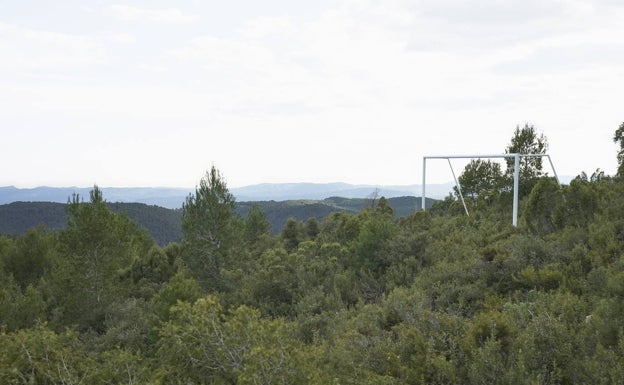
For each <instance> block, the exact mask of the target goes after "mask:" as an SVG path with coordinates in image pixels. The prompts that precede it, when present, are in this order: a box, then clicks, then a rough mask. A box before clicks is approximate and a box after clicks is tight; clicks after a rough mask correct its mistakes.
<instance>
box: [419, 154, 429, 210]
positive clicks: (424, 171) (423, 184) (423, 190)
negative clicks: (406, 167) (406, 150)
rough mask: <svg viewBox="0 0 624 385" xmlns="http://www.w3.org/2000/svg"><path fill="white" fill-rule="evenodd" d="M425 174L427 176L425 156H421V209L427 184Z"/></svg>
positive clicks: (423, 206)
mask: <svg viewBox="0 0 624 385" xmlns="http://www.w3.org/2000/svg"><path fill="white" fill-rule="evenodd" d="M426 176H427V157H426V156H423V183H422V195H421V199H422V200H421V205H420V209H421V210H422V211H425V186H426V184H427V182H426Z"/></svg>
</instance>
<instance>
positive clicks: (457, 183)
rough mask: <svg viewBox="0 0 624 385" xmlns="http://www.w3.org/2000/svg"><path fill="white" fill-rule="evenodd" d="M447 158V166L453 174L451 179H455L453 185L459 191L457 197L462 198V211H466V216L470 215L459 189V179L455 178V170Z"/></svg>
mask: <svg viewBox="0 0 624 385" xmlns="http://www.w3.org/2000/svg"><path fill="white" fill-rule="evenodd" d="M447 160H448V164H449V167H450V168H451V173H452V174H453V179H455V186H457V191H459V197H460V198H461V200H462V204H463V205H464V211H465V212H466V216H470V214H468V207H466V201H465V200H464V195H463V194H462V191H461V186H460V185H459V181H458V180H457V177H456V176H455V170H453V165H452V164H451V160H450V159H447Z"/></svg>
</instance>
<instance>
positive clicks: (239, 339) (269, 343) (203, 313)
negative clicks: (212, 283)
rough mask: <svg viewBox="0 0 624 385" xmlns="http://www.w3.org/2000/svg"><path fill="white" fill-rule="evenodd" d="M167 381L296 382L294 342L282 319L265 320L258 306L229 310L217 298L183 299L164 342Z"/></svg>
mask: <svg viewBox="0 0 624 385" xmlns="http://www.w3.org/2000/svg"><path fill="white" fill-rule="evenodd" d="M159 346H160V348H159V356H160V360H161V362H162V365H163V366H162V367H161V368H160V369H159V373H158V375H159V376H161V380H162V381H164V382H166V383H179V384H188V383H194V384H203V383H213V384H234V383H236V384H238V383H240V384H257V383H264V384H269V383H294V382H296V381H297V378H298V377H299V370H298V369H297V368H296V366H295V362H294V355H293V354H291V352H292V349H294V341H293V340H292V339H290V338H289V337H288V335H287V333H286V331H285V330H284V325H283V323H282V322H280V321H270V320H263V319H262V318H261V317H260V313H259V312H258V311H257V310H254V309H252V308H249V307H246V306H240V307H237V308H234V309H231V310H224V309H223V307H222V306H221V305H220V304H219V302H218V301H217V299H216V298H214V297H205V298H201V299H199V300H198V301H197V302H195V304H193V305H191V304H188V303H180V304H179V305H178V306H176V307H175V308H174V309H173V313H172V319H171V320H170V321H169V322H168V323H167V324H166V325H165V327H164V328H163V330H162V336H161V340H160V343H159Z"/></svg>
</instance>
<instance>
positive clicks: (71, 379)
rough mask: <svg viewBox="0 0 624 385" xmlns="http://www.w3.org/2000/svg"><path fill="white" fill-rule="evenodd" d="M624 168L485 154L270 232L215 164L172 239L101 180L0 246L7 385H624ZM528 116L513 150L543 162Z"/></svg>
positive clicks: (1, 345) (542, 145) (1, 349)
mask: <svg viewBox="0 0 624 385" xmlns="http://www.w3.org/2000/svg"><path fill="white" fill-rule="evenodd" d="M614 140H615V142H616V143H619V145H620V148H621V150H620V151H619V153H618V154H617V157H618V162H619V168H618V171H617V173H616V175H613V176H608V175H605V174H604V173H602V172H600V171H599V170H597V171H596V172H594V173H593V174H592V175H591V176H588V175H587V174H585V173H581V174H580V175H579V176H578V177H577V178H576V179H574V180H573V181H572V182H571V183H570V184H569V185H566V186H559V185H558V184H557V183H556V181H555V180H554V179H552V178H550V177H548V176H546V175H544V174H543V172H542V170H541V163H540V162H539V158H525V159H524V161H523V162H522V163H521V165H520V167H521V170H520V171H521V172H520V175H521V186H522V188H521V189H520V198H521V202H520V213H521V216H520V221H519V225H518V226H517V227H514V226H512V225H511V212H510V211H511V210H510V208H511V201H512V192H511V188H510V175H511V174H513V167H514V165H513V163H512V164H511V165H508V166H507V170H502V168H501V167H500V165H499V164H496V163H490V162H489V161H482V160H475V161H473V162H471V163H470V164H469V165H468V166H467V167H466V169H465V170H464V172H463V173H462V176H461V177H460V181H461V183H462V184H461V185H462V188H463V190H464V196H465V198H466V199H467V204H468V206H469V207H468V208H469V211H470V216H467V215H465V213H464V208H463V206H462V203H461V202H460V201H459V200H458V199H457V198H456V196H449V197H448V198H447V199H446V200H444V201H441V202H438V203H436V204H435V205H434V207H432V208H431V209H430V210H428V211H419V212H416V213H414V214H412V215H410V216H407V217H402V218H399V219H396V218H395V217H394V215H393V214H394V213H393V210H392V208H391V207H390V206H389V205H388V204H387V201H386V199H384V198H380V199H379V200H378V201H377V202H376V204H375V205H374V207H371V208H366V209H363V210H361V211H360V212H359V213H356V214H350V213H334V214H331V215H329V216H328V217H326V218H325V219H324V220H323V221H317V220H316V219H310V220H306V221H300V220H296V219H291V220H289V221H287V223H286V224H285V225H284V227H283V228H282V230H281V232H280V234H279V235H272V233H271V231H270V225H269V223H268V221H267V219H266V215H265V213H264V212H263V211H262V210H260V209H259V208H258V206H253V207H251V208H250V209H249V212H248V215H247V216H246V218H243V217H241V216H240V215H238V214H237V213H236V211H235V207H236V202H235V200H234V198H233V196H232V195H231V194H230V193H229V191H228V189H227V185H226V183H225V180H224V177H223V176H222V175H221V174H220V173H219V171H218V170H216V169H215V168H214V167H213V168H212V169H211V170H209V171H208V172H207V173H206V175H205V176H204V177H203V178H202V179H201V181H200V184H199V186H198V187H197V189H196V191H195V194H194V195H191V196H189V197H188V198H187V200H186V202H185V204H184V207H183V209H182V231H183V237H182V239H181V240H180V242H177V243H172V244H169V245H168V246H166V247H164V248H162V247H160V246H158V245H157V244H156V243H155V241H154V240H153V239H152V238H151V237H150V236H149V235H148V234H147V232H146V231H145V230H143V229H142V228H140V227H138V226H137V225H136V224H135V223H133V222H132V221H130V220H129V219H128V217H127V216H125V215H122V214H118V213H114V212H113V211H111V209H110V208H109V207H108V206H107V204H106V202H105V199H104V197H103V196H102V192H101V191H100V190H99V189H98V188H97V187H96V188H94V189H93V190H92V191H91V194H90V197H89V198H90V199H89V200H88V201H87V202H83V201H82V200H81V199H80V198H79V197H77V196H74V197H72V199H71V202H70V203H69V204H68V217H67V224H66V226H65V228H63V229H61V230H54V231H53V230H48V229H46V228H43V227H38V228H36V229H33V230H31V231H29V232H28V233H27V234H25V235H23V236H15V237H7V236H4V237H0V281H1V282H2V284H1V285H0V324H1V325H2V329H1V331H0V383H2V384H33V383H34V384H78V383H84V384H619V383H622V381H623V379H624V302H623V300H622V296H623V295H624V252H623V250H624V179H623V178H624V124H622V125H621V126H620V127H619V128H618V130H616V132H615V135H614ZM546 149H547V142H546V138H545V137H544V136H543V135H537V133H536V132H535V130H534V128H533V127H532V126H528V125H525V126H524V127H518V128H517V129H516V131H515V133H514V135H513V137H512V140H511V142H510V144H509V146H508V147H507V148H506V151H507V152H508V153H525V154H526V153H544V152H545V151H546Z"/></svg>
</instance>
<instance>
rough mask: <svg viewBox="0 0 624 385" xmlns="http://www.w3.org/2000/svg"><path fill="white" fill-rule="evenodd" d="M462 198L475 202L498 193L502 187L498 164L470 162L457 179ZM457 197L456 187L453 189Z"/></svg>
mask: <svg viewBox="0 0 624 385" xmlns="http://www.w3.org/2000/svg"><path fill="white" fill-rule="evenodd" d="M458 182H459V185H460V186H461V190H462V194H463V196H464V198H469V199H473V200H475V199H476V198H477V197H479V196H487V195H491V194H493V193H496V192H498V191H499V190H500V189H501V188H502V185H503V172H502V171H501V167H500V164H498V163H496V162H492V161H490V160H486V161H484V160H481V159H477V160H471V161H470V163H468V165H467V166H466V167H465V168H464V171H463V172H462V174H461V175H460V176H459V178H458ZM453 189H454V191H455V195H456V196H458V197H459V190H458V189H457V187H454V188H453Z"/></svg>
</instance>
